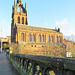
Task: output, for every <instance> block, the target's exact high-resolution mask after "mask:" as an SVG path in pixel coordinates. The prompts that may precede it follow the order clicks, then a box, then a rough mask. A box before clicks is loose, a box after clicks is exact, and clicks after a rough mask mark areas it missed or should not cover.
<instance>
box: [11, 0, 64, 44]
mask: <svg viewBox="0 0 75 75" xmlns="http://www.w3.org/2000/svg"><path fill="white" fill-rule="evenodd" d="M21 3H22V2H21V0H17V3H15V0H14V7H13V12H12V24H11V41H12V42H16V43H19V42H26V43H27V42H28V43H29V42H32V43H49V42H53V43H62V42H63V34H62V33H60V29H58V30H57V29H50V28H43V27H35V26H29V25H28V20H27V8H26V4H25V8H24V7H23V5H22V4H21ZM18 8H20V12H17V9H18Z"/></svg>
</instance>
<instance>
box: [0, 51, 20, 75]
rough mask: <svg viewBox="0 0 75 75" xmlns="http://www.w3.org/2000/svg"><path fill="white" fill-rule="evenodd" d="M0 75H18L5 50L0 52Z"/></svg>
mask: <svg viewBox="0 0 75 75" xmlns="http://www.w3.org/2000/svg"><path fill="white" fill-rule="evenodd" d="M0 75H19V74H18V73H17V71H16V70H15V69H14V67H13V66H12V65H11V63H10V62H9V60H8V58H7V56H6V52H3V53H2V54H0Z"/></svg>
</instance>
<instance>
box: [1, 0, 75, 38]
mask: <svg viewBox="0 0 75 75" xmlns="http://www.w3.org/2000/svg"><path fill="white" fill-rule="evenodd" d="M25 2H26V4H27V12H28V23H29V25H32V26H40V27H47V28H55V27H56V28H58V27H59V28H60V29H61V32H62V33H63V34H64V35H75V0H22V3H23V4H24V6H25ZM13 5H14V0H1V1H0V32H1V28H2V35H3V37H6V36H9V35H11V20H12V17H11V16H12V6H13ZM0 36H1V33H0Z"/></svg>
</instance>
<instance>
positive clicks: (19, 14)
mask: <svg viewBox="0 0 75 75" xmlns="http://www.w3.org/2000/svg"><path fill="white" fill-rule="evenodd" d="M18 9H19V10H18ZM17 24H18V25H28V20H27V8H26V3H25V7H23V4H22V2H21V0H17V2H15V0H14V6H13V7H12V24H11V41H12V42H13V41H15V40H14V39H15V37H16V36H15V34H16V29H15V28H16V25H17Z"/></svg>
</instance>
